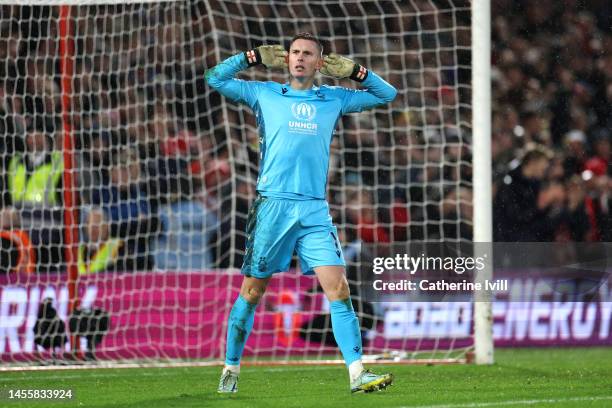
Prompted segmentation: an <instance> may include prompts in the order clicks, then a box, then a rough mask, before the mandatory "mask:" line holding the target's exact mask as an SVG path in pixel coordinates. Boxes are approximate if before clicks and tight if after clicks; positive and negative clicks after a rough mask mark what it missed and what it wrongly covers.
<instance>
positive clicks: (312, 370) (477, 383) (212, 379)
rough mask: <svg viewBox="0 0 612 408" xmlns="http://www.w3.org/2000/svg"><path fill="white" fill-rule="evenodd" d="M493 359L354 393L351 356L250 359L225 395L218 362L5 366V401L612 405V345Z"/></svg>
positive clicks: (415, 370) (403, 372) (408, 371)
mask: <svg viewBox="0 0 612 408" xmlns="http://www.w3.org/2000/svg"><path fill="white" fill-rule="evenodd" d="M495 357H496V363H495V364H494V365H493V366H475V365H452V366H451V365H434V366H417V365H394V366H374V367H373V368H374V369H375V370H376V371H383V370H385V371H391V372H393V373H394V374H395V377H396V380H395V384H394V385H393V386H392V387H390V388H388V389H387V390H385V391H382V392H378V393H372V394H358V395H350V393H349V390H348V379H347V373H346V370H345V368H344V366H304V367H278V366H276V367H243V368H242V372H241V376H240V382H239V392H238V393H237V394H235V395H219V394H217V393H216V387H217V383H218V379H219V373H220V368H219V367H211V368H209V367H206V368H200V367H198V368H161V369H151V368H146V369H145V368H141V369H92V370H57V371H55V370H54V371H36V372H34V371H22V372H3V373H0V387H1V388H2V395H3V400H1V401H0V407H9V408H10V407H15V408H17V407H30V406H33V407H43V406H44V407H65V408H68V407H122V408H127V407H146V408H156V407H215V408H216V407H221V408H223V407H266V408H269V407H279V408H290V407H316V408H323V407H369V408H383V407H429V408H433V407H435V408H442V407H447V408H468V407H475V408H476V407H497V406H500V407H505V406H516V407H522V406H529V407H555V408H556V407H612V348H583V349H579V348H557V349H548V348H541V349H535V348H534V349H503V350H497V351H496V355H495ZM11 388H12V389H15V388H21V389H24V388H26V389H50V388H55V389H58V388H64V389H65V388H72V389H73V390H74V393H75V398H74V399H73V400H71V401H65V402H53V403H52V402H50V401H39V402H33V401H20V402H15V401H8V400H7V399H6V394H7V390H8V389H11Z"/></svg>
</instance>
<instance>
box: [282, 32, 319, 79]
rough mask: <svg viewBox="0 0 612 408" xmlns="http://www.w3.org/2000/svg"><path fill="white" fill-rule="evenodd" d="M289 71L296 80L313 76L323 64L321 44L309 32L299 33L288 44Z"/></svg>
mask: <svg viewBox="0 0 612 408" xmlns="http://www.w3.org/2000/svg"><path fill="white" fill-rule="evenodd" d="M288 63H289V73H290V74H291V76H292V77H293V78H295V79H296V80H298V81H305V80H308V79H312V78H314V76H315V74H316V73H317V71H318V70H319V69H320V68H321V67H322V66H323V45H321V42H320V41H319V39H318V38H317V37H315V36H314V35H312V34H310V33H299V34H297V35H296V36H295V37H293V38H292V39H291V43H290V44H289V61H288Z"/></svg>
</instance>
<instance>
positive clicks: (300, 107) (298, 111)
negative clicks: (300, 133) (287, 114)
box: [291, 102, 317, 122]
mask: <svg viewBox="0 0 612 408" xmlns="http://www.w3.org/2000/svg"><path fill="white" fill-rule="evenodd" d="M291 112H292V113H293V116H294V117H295V118H296V119H297V120H307V121H309V122H310V121H311V120H312V119H314V117H315V115H316V114H317V108H315V106H314V105H312V104H310V103H306V102H299V103H294V104H293V105H291Z"/></svg>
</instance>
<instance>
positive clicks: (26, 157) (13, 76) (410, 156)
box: [0, 0, 472, 361]
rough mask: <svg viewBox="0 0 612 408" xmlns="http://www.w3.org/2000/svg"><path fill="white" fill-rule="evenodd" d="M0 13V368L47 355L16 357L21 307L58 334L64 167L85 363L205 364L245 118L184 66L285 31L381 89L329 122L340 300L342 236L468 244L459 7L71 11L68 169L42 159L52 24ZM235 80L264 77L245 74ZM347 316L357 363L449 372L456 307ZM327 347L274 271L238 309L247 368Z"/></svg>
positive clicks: (250, 140) (55, 137)
mask: <svg viewBox="0 0 612 408" xmlns="http://www.w3.org/2000/svg"><path fill="white" fill-rule="evenodd" d="M1 10H2V13H1V14H0V31H1V35H0V54H1V56H2V58H1V59H0V96H1V97H2V98H1V101H0V102H1V104H0V114H1V118H0V127H1V128H0V131H1V132H2V135H3V138H4V139H5V141H6V142H5V143H4V144H3V145H2V151H1V152H0V158H1V160H2V165H3V166H2V168H3V170H4V173H3V178H2V180H3V184H2V186H1V187H2V210H1V211H2V214H1V215H2V217H1V219H0V221H1V222H2V228H3V230H4V233H3V234H4V235H3V236H2V243H3V247H2V249H1V254H2V268H4V269H6V270H8V269H11V271H10V272H7V273H6V274H5V275H4V276H2V279H3V280H2V299H1V302H2V303H1V308H0V318H1V319H2V321H1V322H0V326H1V327H0V355H1V356H2V358H3V360H6V361H15V360H20V361H25V360H31V359H33V358H36V356H35V355H34V354H32V351H34V350H38V351H39V352H40V353H41V354H40V356H42V357H44V358H46V357H48V356H49V351H48V350H47V351H44V350H43V348H40V347H37V346H35V345H34V343H33V342H34V337H35V336H34V332H33V328H34V324H35V322H36V320H37V319H36V314H37V312H38V307H39V303H40V301H41V299H43V298H45V297H51V298H54V299H55V300H56V301H55V302H54V304H55V307H56V308H57V309H58V314H59V317H60V318H62V319H63V320H64V321H65V322H66V324H67V325H68V323H69V320H70V319H69V317H68V316H67V314H68V305H67V302H68V297H69V293H68V289H67V287H68V280H69V279H68V275H67V273H66V252H65V248H66V243H67V241H66V238H65V234H64V232H65V231H64V230H65V228H64V225H65V220H64V218H63V217H64V213H63V209H64V207H65V206H64V205H63V203H64V202H65V197H64V194H63V191H64V190H65V189H66V188H68V187H69V186H66V185H65V184H64V183H63V181H62V177H61V174H62V172H63V168H64V166H63V164H65V160H67V158H68V157H72V158H73V160H74V168H75V171H74V175H75V176H76V182H77V184H76V186H75V188H76V189H77V198H78V200H77V205H76V207H77V209H78V212H79V217H78V223H79V232H80V236H79V240H78V242H77V243H75V245H76V246H78V248H77V252H78V253H79V268H80V275H79V282H78V296H77V297H78V298H79V300H80V302H81V306H82V307H84V308H87V307H90V306H93V307H97V308H102V309H104V310H105V311H106V312H108V313H109V316H110V327H109V329H108V332H106V330H104V328H103V326H104V319H103V318H99V317H98V318H97V319H96V318H93V317H92V318H91V319H90V320H91V322H93V323H92V324H94V323H95V325H96V326H95V330H94V331H96V330H97V332H98V333H104V334H105V336H104V338H103V340H102V342H101V343H100V345H99V346H98V347H97V350H96V354H97V357H98V358H99V359H109V360H121V361H122V360H126V359H132V358H140V359H152V360H154V361H159V359H162V358H188V359H191V358H197V359H202V358H204V359H221V358H222V357H223V353H224V344H225V338H224V336H225V324H226V318H227V314H228V313H229V309H230V307H231V305H232V303H233V300H234V299H235V296H236V294H237V289H238V287H239V285H240V275H239V274H238V271H237V269H238V268H239V267H240V265H241V263H242V255H243V253H244V246H245V233H244V231H245V227H246V216H247V211H248V206H249V204H250V202H251V201H252V200H253V198H254V195H255V191H254V184H255V178H256V174H257V157H258V152H257V142H258V132H257V129H256V127H255V119H254V117H253V115H252V114H251V113H250V112H249V111H248V109H246V108H243V107H240V106H237V105H235V104H233V103H229V102H228V101H227V100H226V99H225V98H223V97H221V96H220V95H219V94H217V93H216V92H213V91H212V90H211V89H210V88H209V87H207V86H206V84H205V81H204V71H205V70H206V69H208V68H211V67H212V66H214V65H215V64H217V63H219V62H220V61H221V60H222V59H224V58H226V57H229V56H230V55H233V54H235V53H237V52H240V51H243V50H246V49H250V48H253V47H256V46H258V45H261V44H272V43H281V44H284V45H287V44H288V41H289V40H290V38H291V37H292V36H293V35H294V34H295V33H298V32H302V31H309V32H312V33H314V34H316V35H317V36H319V37H320V38H321V40H322V41H323V44H324V47H325V52H326V53H328V52H337V53H339V54H343V55H347V56H349V57H351V58H353V59H355V60H356V61H358V62H360V63H361V64H363V65H365V66H367V67H368V68H370V69H372V70H373V71H375V72H377V73H379V74H380V75H381V76H382V77H383V78H385V79H387V80H388V81H389V82H390V83H392V84H393V85H394V86H395V87H396V88H398V90H399V94H398V97H397V99H396V100H395V102H394V103H393V104H392V105H390V106H387V107H384V108H381V109H376V110H374V111H371V112H366V113H362V114H358V115H357V114H355V115H349V116H347V117H344V118H343V119H342V121H341V123H339V128H338V132H337V136H338V137H336V138H335V141H334V142H333V146H332V147H333V148H332V160H331V163H330V169H329V177H328V180H329V184H328V187H329V190H328V191H329V196H328V199H329V202H330V205H331V208H332V215H333V216H334V221H335V222H336V224H337V225H338V228H339V232H340V234H341V236H340V238H341V241H342V242H343V243H344V244H345V245H346V248H345V254H346V257H347V261H348V262H349V267H348V274H349V278H350V279H351V283H352V288H353V291H354V292H356V291H357V287H358V283H359V280H360V279H361V276H360V274H359V272H358V268H357V265H356V263H357V261H358V249H359V243H360V242H361V241H363V242H366V243H367V242H371V243H372V242H407V241H415V240H428V241H442V240H444V241H469V240H471V231H472V228H471V227H472V225H471V201H472V200H471V181H470V180H471V158H470V129H469V127H470V122H471V118H470V112H471V107H470V85H469V83H470V58H469V57H470V44H469V39H470V30H469V24H470V21H469V19H470V9H469V2H468V1H451V0H447V1H433V0H418V1H416V0H413V1H403V2H393V1H382V2H381V1H360V2H346V1H344V2H336V1H308V2H305V1H293V2H289V3H287V4H285V2H282V3H278V2H273V1H244V2H239V3H236V2H233V1H194V2H181V1H179V2H161V3H150V4H141V3H134V4H123V5H96V6H85V5H75V6H72V11H71V18H72V21H73V23H74V24H73V26H72V30H73V31H72V38H71V39H72V40H73V41H74V46H75V47H74V57H73V59H72V61H73V70H74V73H73V75H72V81H71V84H72V92H71V94H70V95H69V96H70V98H71V107H72V108H71V109H72V111H71V112H70V114H69V116H68V117H69V120H70V125H71V128H72V137H73V141H74V151H72V152H65V151H63V145H64V143H63V138H64V137H65V128H64V123H63V121H62V105H61V97H62V87H61V81H60V79H61V67H62V60H61V59H60V53H59V31H60V30H59V7H55V6H54V7H40V6H30V7H26V6H1ZM241 76H242V77H244V78H247V79H257V80H264V79H265V80H268V79H272V80H277V81H285V80H286V76H285V75H283V74H279V73H270V72H267V71H265V70H264V69H250V70H249V71H246V72H244V73H243V74H241ZM323 82H328V83H329V81H328V80H326V79H325V80H323ZM340 84H341V85H345V86H348V87H353V86H354V84H353V83H350V82H348V81H347V82H340ZM33 176H34V177H33ZM33 178H36V179H37V180H39V179H40V180H39V181H38V182H32V181H31V180H32V179H33ZM37 183H38V184H37ZM19 231H23V234H22V233H20V232H19ZM24 236H25V238H24ZM28 242H29V243H28ZM354 295H355V297H356V298H359V296H358V295H359V294H358V293H354ZM357 303H358V310H359V311H360V317H361V322H362V328H363V334H364V346H365V347H364V349H365V352H366V354H380V353H383V352H389V351H397V352H406V353H408V355H409V356H413V357H419V356H421V355H422V354H420V353H421V352H424V351H425V352H434V354H435V356H436V357H461V356H463V353H464V352H465V350H466V347H469V346H470V345H471V339H470V336H471V335H470V333H471V327H470V323H469V322H470V314H471V313H470V311H471V306H470V305H469V304H434V303H431V304H419V305H409V304H372V303H368V302H363V301H358V302H357ZM466 322H467V323H466ZM56 339H57V340H58V342H59V343H61V341H59V340H60V338H56ZM331 339H332V336H331V331H330V330H329V321H328V318H327V304H326V301H325V300H324V299H323V295H322V292H321V291H320V289H317V286H316V282H315V281H314V280H313V279H312V278H305V277H299V274H298V273H287V274H283V275H281V276H277V277H275V278H274V279H273V283H272V284H271V286H270V289H269V292H268V294H267V295H266V298H265V300H264V301H263V303H262V305H260V306H259V309H258V314H257V317H256V320H255V327H254V330H253V334H252V335H251V339H250V340H249V343H247V355H248V356H254V358H256V359H258V358H264V357H266V358H267V357H269V356H272V357H273V358H275V359H277V360H285V359H288V358H293V356H303V357H313V356H315V357H316V356H319V357H321V356H323V355H328V354H330V353H332V354H336V353H337V350H336V348H335V347H332V346H330V344H331V342H332V340H331ZM89 341H90V342H95V339H91V338H90V339H89ZM59 343H58V344H59ZM83 343H84V341H83ZM65 348H68V346H65ZM83 348H86V347H85V346H83ZM427 355H428V356H430V355H431V353H428V354H427Z"/></svg>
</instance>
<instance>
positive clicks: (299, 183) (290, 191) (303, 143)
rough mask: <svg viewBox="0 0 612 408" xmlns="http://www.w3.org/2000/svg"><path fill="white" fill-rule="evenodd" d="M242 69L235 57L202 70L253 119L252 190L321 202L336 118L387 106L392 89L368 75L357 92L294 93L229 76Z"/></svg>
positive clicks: (320, 89)
mask: <svg viewBox="0 0 612 408" xmlns="http://www.w3.org/2000/svg"><path fill="white" fill-rule="evenodd" d="M247 67H248V64H247V61H246V57H245V55H244V54H238V55H234V56H233V57H230V58H228V59H226V60H225V61H223V62H222V63H220V64H218V65H217V66H215V67H214V68H212V69H210V70H209V71H207V72H206V80H207V82H208V84H209V85H210V86H211V87H213V88H214V89H216V90H217V91H218V92H219V93H221V94H222V95H224V96H226V97H227V98H229V99H231V100H233V101H235V102H239V103H244V104H246V105H248V106H249V107H250V108H251V109H252V110H253V112H254V114H255V116H256V118H257V125H258V127H259V142H260V146H259V147H260V163H259V176H258V179H257V191H258V192H259V193H260V194H261V195H263V196H266V197H280V198H289V199H298V200H299V199H303V200H309V199H325V190H326V185H327V171H328V165H329V154H330V145H331V141H332V137H333V133H334V129H335V128H336V124H337V122H338V119H340V117H341V116H342V115H344V114H347V113H352V112H361V111H363V110H366V109H372V108H375V107H377V106H380V105H383V104H386V103H389V102H391V101H392V100H393V99H394V98H395V95H396V94H397V90H396V89H395V88H394V87H393V86H391V85H390V84H388V83H387V82H386V81H384V80H383V79H382V78H380V77H379V76H378V75H376V74H375V73H373V72H371V71H370V72H368V74H367V77H366V79H365V81H363V83H362V85H363V86H364V89H362V90H354V89H348V88H342V87H337V86H327V85H322V86H321V87H313V88H311V89H309V90H303V91H299V90H294V89H292V88H291V87H290V86H289V84H280V83H278V82H258V81H244V80H240V79H236V78H234V77H235V75H236V74H237V73H238V72H239V71H241V70H243V69H246V68H247Z"/></svg>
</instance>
